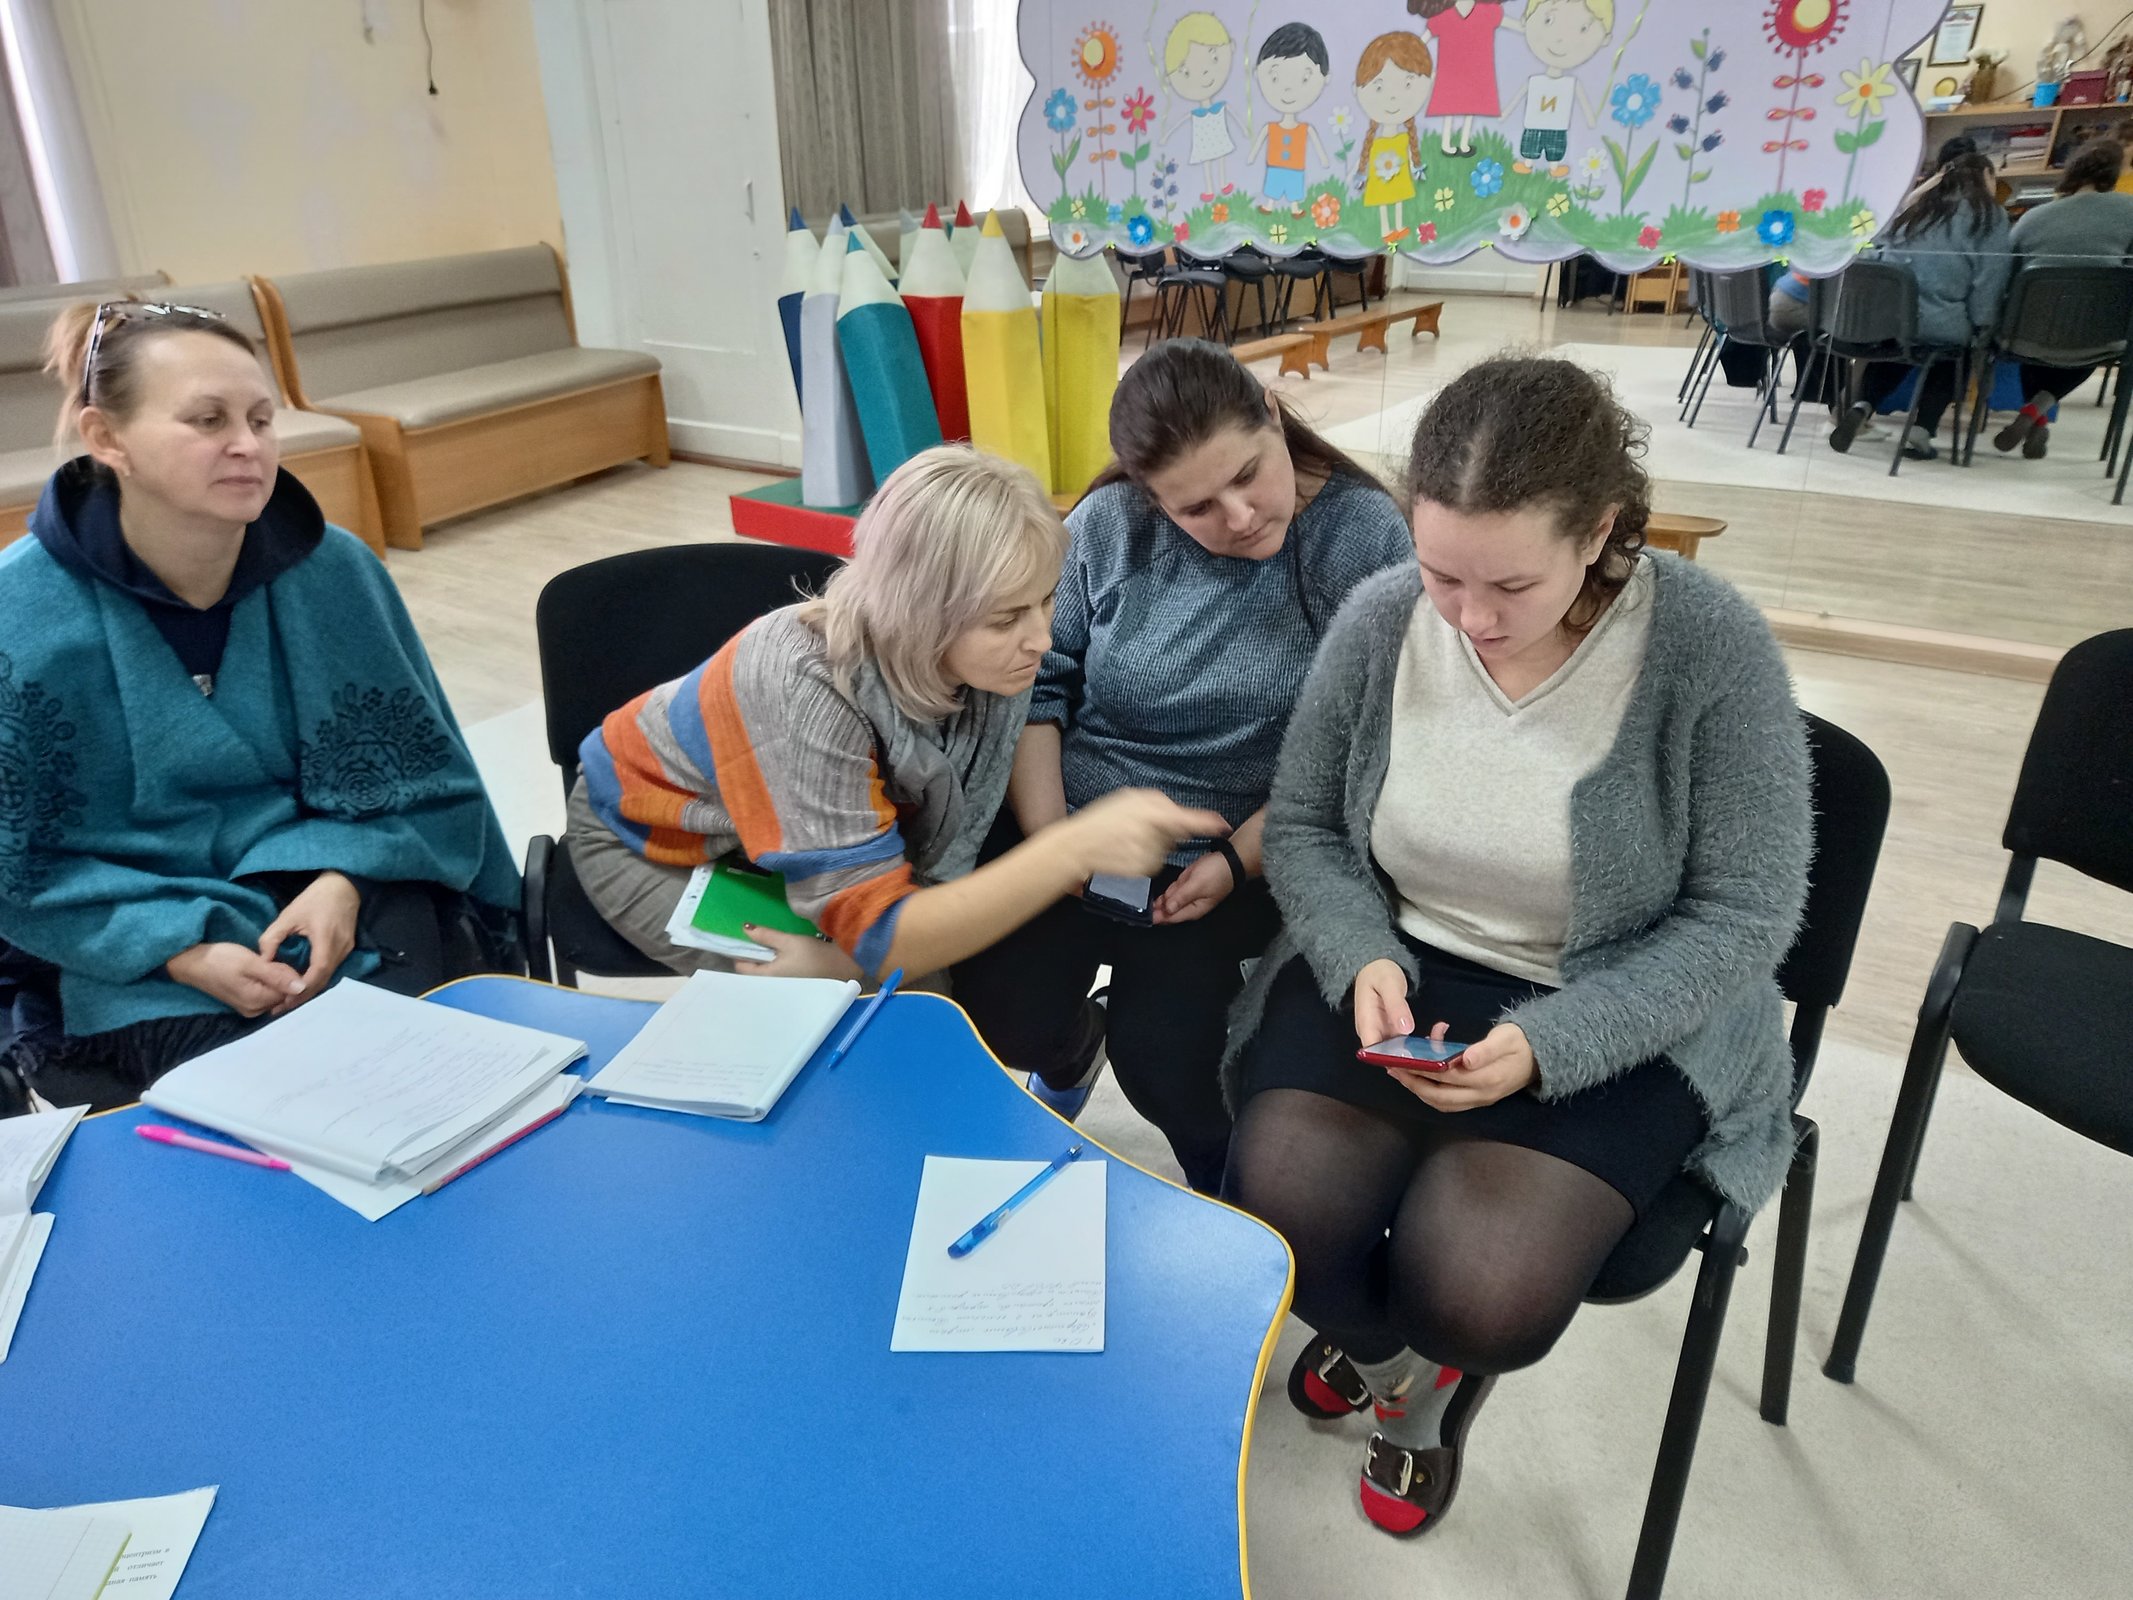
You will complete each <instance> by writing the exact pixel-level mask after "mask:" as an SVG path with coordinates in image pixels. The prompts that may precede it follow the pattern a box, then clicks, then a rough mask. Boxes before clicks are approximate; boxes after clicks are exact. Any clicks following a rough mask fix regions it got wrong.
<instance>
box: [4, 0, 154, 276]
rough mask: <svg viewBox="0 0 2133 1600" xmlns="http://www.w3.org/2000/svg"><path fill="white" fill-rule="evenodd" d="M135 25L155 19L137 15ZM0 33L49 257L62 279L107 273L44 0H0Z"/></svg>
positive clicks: (54, 24)
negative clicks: (48, 238) (49, 243)
mask: <svg viewBox="0 0 2133 1600" xmlns="http://www.w3.org/2000/svg"><path fill="white" fill-rule="evenodd" d="M142 26H144V27H153V26H156V23H155V22H154V21H153V20H152V19H149V18H146V17H144V19H143V22H142ZM0 38H4V43H5V45H6V50H7V71H8V79H9V82H10V84H11V86H12V87H13V89H14V92H15V114H16V116H17V117H18V118H20V120H21V124H22V133H23V143H24V144H25V145H26V146H27V147H28V154H29V163H30V173H31V176H32V177H33V178H34V179H35V181H36V185H37V198H38V200H39V201H40V202H41V204H42V207H43V210H44V223H45V231H46V233H47V235H48V236H49V237H50V240H51V249H52V265H53V266H54V268H55V269H57V271H58V273H59V277H60V280H61V281H62V282H73V281H76V280H78V279H82V278H108V277H111V276H113V275H115V274H116V273H118V272H119V271H120V270H121V269H120V263H119V252H118V245H117V243H116V242H115V241H114V240H113V238H112V234H111V218H110V215H109V213H107V212H106V211H105V209H104V190H103V185H102V184H100V183H99V182H98V181H97V177H96V158H95V157H94V156H93V155H92V154H91V153H90V150H89V134H88V129H87V128H86V127H84V126H83V123H82V111H81V102H80V100H79V99H78V98H77V97H76V96H75V93H74V80H73V78H72V76H71V75H70V74H69V73H68V71H67V52H66V44H65V41H64V39H63V38H62V36H61V34H60V28H59V19H58V18H57V17H56V16H55V15H54V14H53V9H52V0H0ZM148 265H149V266H153V265H154V263H153V262H150V263H148Z"/></svg>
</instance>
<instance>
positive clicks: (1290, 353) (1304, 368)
mask: <svg viewBox="0 0 2133 1600" xmlns="http://www.w3.org/2000/svg"><path fill="white" fill-rule="evenodd" d="M1311 346H1312V339H1311V335H1309V334H1308V333H1278V334H1275V335H1274V336H1273V337H1272V338H1270V339H1251V340H1247V341H1246V342H1245V343H1243V344H1233V345H1231V346H1230V347H1229V353H1230V354H1231V355H1233V356H1235V357H1236V358H1237V359H1238V360H1239V361H1245V362H1251V361H1264V360H1266V359H1267V358H1269V357H1270V356H1279V357H1281V374H1282V376H1283V377H1287V376H1288V375H1289V374H1290V373H1294V374H1296V375H1297V376H1298V377H1300V378H1308V377H1310V376H1311V355H1310V352H1311Z"/></svg>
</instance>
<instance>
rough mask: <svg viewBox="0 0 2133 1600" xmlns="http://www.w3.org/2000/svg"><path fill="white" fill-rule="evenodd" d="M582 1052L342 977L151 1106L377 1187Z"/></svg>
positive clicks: (535, 1033) (193, 1064)
mask: <svg viewBox="0 0 2133 1600" xmlns="http://www.w3.org/2000/svg"><path fill="white" fill-rule="evenodd" d="M584 1051H585V1046H584V1044H583V1043H582V1042H581V1041H579V1040H575V1039H565V1038H562V1037H560V1036H559V1035H556V1034H551V1033H542V1032H540V1031H539V1030H537V1029H533V1028H524V1027H520V1026H518V1025H516V1024H515V1023H508V1022H497V1021H495V1020H493V1019H492V1018H488V1017H481V1016H476V1015H474V1014H473V1013H471V1012H465V1011H457V1010H454V1009H452V1008H451V1007H449V1006H434V1005H430V1004H428V1003H427V1002H426V1001H422V1000H415V999H411V998H409V997H407V996H405V995H396V994H392V993H389V992H387V991H386V990H383V989H375V988H372V987H371V986H370V985H368V984H363V983H355V982H342V983H338V984H335V985H334V986H333V987H332V988H331V989H329V990H327V991H326V993H324V994H323V995H321V996H319V998H318V999H316V1000H314V1001H312V1002H311V1003H310V1004H309V1005H306V1006H303V1007H300V1008H299V1009H298V1010H295V1011H292V1012H290V1013H289V1015H287V1016H285V1017H282V1018H280V1019H279V1020H278V1021H275V1022H273V1023H270V1024H268V1025H267V1026H266V1027H264V1028H262V1029H260V1030H259V1031H258V1032H257V1033H254V1034H251V1035H249V1036H247V1037H246V1038H243V1039H239V1040H237V1041H236V1042H234V1043H232V1044H226V1045H223V1046H222V1047H221V1048H219V1049H216V1050H210V1051H209V1052H207V1054H205V1055H203V1056H198V1057H196V1058H195V1059H193V1060H192V1061H189V1062H187V1063H185V1064H184V1065H183V1066H180V1067H178V1068H176V1069H174V1070H173V1071H171V1072H169V1073H167V1074H166V1075H165V1076H164V1077H162V1078H161V1079H159V1080H157V1082H156V1083H154V1084H153V1085H151V1086H150V1088H149V1089H148V1091H147V1093H145V1094H143V1095H142V1096H141V1099H142V1101H143V1102H144V1103H145V1104H147V1105H149V1106H152V1107H154V1108H155V1109H156V1110H158V1111H163V1112H167V1113H168V1114H169V1115H171V1116H176V1117H184V1118H186V1119H187V1120H188V1121H192V1122H197V1123H200V1124H202V1125H203V1126H205V1127H210V1128H215V1129H218V1130H220V1131H221V1132H224V1133H228V1134H233V1135H235V1136H236V1137H237V1138H240V1139H243V1140H244V1141H245V1142H246V1143H248V1144H253V1145H257V1146H258V1147H259V1148H260V1149H263V1150H267V1151H269V1152H271V1153H272V1154H274V1155H278V1156H282V1157H284V1158H286V1159H289V1160H297V1161H305V1162H309V1163H311V1164H312V1165H315V1166H320V1167H325V1168H327V1169H328V1170H329V1171H334V1172H340V1173H344V1174H345V1175H347V1176H349V1177H353V1178H365V1179H373V1180H375V1179H377V1178H379V1177H381V1176H383V1175H384V1174H385V1173H387V1172H389V1171H393V1170H396V1169H397V1170H403V1171H411V1170H414V1169H416V1168H419V1167H421V1166H422V1165H424V1164H425V1163H426V1162H427V1161H429V1160H430V1159H431V1158H433V1157H434V1156H435V1155H436V1154H437V1153H438V1152H440V1151H441V1150H443V1149H446V1148H448V1147H449V1146H450V1145H452V1144H453V1143H455V1142H457V1141H458V1140H460V1139H463V1138H465V1137H466V1136H467V1135H468V1134H469V1133H471V1132H473V1131H474V1130H475V1129H476V1128H478V1127H480V1126H481V1125H482V1124H483V1123H484V1122H487V1121H488V1120H489V1119H490V1118H492V1117H494V1116H495V1115H496V1114H497V1113H498V1112H499V1111H500V1110H502V1109H503V1108H504V1107H505V1106H507V1105H509V1104H510V1103H511V1102H513V1101H515V1100H517V1099H519V1098H521V1097H522V1096H524V1095H525V1094H526V1093H527V1092H528V1091H529V1090H530V1089H532V1088H533V1087H534V1086H535V1085H536V1084H538V1083H539V1082H540V1081H541V1080H542V1079H544V1078H548V1077H552V1076H553V1075H554V1074H556V1073H557V1072H559V1071H561V1070H562V1068H563V1067H564V1066H566V1065H568V1064H569V1063H570V1062H571V1061H574V1060H576V1059H577V1058H578V1057H579V1056H581V1055H583V1054H584Z"/></svg>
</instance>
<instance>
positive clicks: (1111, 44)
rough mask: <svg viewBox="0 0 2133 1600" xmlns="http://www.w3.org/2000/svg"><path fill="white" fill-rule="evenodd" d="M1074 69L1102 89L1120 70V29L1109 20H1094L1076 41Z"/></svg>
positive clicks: (1087, 82)
mask: <svg viewBox="0 0 2133 1600" xmlns="http://www.w3.org/2000/svg"><path fill="white" fill-rule="evenodd" d="M1074 70H1075V71H1076V72H1078V73H1080V74H1081V78H1082V81H1083V82H1084V83H1086V84H1087V85H1088V86H1089V87H1090V88H1092V89H1101V88H1102V87H1103V86H1104V85H1105V84H1107V83H1109V82H1110V81H1111V79H1112V78H1113V77H1114V76H1115V75H1116V74H1117V72H1118V31H1117V30H1116V29H1115V28H1113V27H1112V26H1111V24H1110V23H1108V22H1092V23H1090V24H1089V25H1088V26H1087V27H1086V28H1084V29H1082V30H1081V36H1080V37H1079V38H1078V39H1076V40H1075V41H1074Z"/></svg>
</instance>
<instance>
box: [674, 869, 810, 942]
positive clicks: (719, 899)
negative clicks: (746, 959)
mask: <svg viewBox="0 0 2133 1600" xmlns="http://www.w3.org/2000/svg"><path fill="white" fill-rule="evenodd" d="M745 923H753V924H754V925H755V926H756V927H758V928H771V929H774V930H776V931H777V932H779V933H799V934H805V935H806V936H807V937H808V938H810V939H819V938H821V937H822V930H821V929H820V928H818V927H816V926H815V925H814V924H813V923H812V922H809V921H808V920H807V918H805V917H803V916H801V915H800V913H799V912H797V911H795V910H793V908H792V907H791V906H790V905H788V904H786V901H785V880H784V879H783V878H781V877H780V876H778V874H777V873H775V872H763V871H760V870H759V869H757V868H755V867H750V866H744V865H741V864H739V863H736V862H731V861H721V862H719V863H718V864H717V865H715V866H714V867H712V869H711V881H710V882H709V883H707V884H705V885H704V897H703V899H701V900H699V901H698V902H697V903H696V914H695V915H694V916H692V917H690V918H689V925H690V926H691V927H692V928H694V929H696V930H697V932H699V933H709V934H715V935H717V936H718V937H719V938H722V939H738V940H741V941H743V942H745V941H746V940H747V938H748V935H747V934H745V933H743V932H742V931H741V928H742V925H743V924H745Z"/></svg>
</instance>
